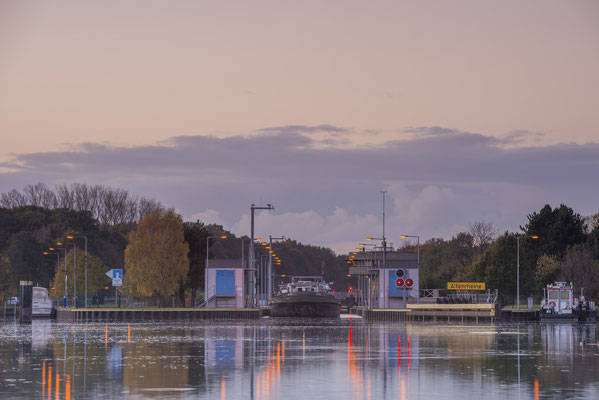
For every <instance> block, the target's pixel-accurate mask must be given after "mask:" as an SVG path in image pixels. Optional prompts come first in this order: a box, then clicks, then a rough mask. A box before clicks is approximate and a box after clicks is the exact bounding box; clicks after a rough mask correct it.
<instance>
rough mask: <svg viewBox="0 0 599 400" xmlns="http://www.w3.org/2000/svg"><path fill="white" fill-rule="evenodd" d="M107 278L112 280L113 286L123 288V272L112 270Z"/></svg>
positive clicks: (107, 274)
mask: <svg viewBox="0 0 599 400" xmlns="http://www.w3.org/2000/svg"><path fill="white" fill-rule="evenodd" d="M106 276H107V277H109V278H110V279H112V286H123V270H122V269H120V268H119V269H111V270H110V271H108V272H107V273H106Z"/></svg>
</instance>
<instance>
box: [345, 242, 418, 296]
mask: <svg viewBox="0 0 599 400" xmlns="http://www.w3.org/2000/svg"><path fill="white" fill-rule="evenodd" d="M353 261H354V263H355V266H351V267H350V268H349V273H350V274H351V275H355V276H357V277H358V293H359V296H360V299H359V300H360V301H359V303H360V304H361V305H364V306H367V307H370V308H400V307H403V306H404V296H405V299H406V302H408V303H415V302H417V301H418V297H419V289H420V286H419V279H418V253H415V252H401V251H388V252H387V253H386V255H385V263H386V265H383V252H382V251H377V250H374V251H361V252H358V253H357V254H356V255H355V257H354V258H353ZM398 269H402V270H403V271H404V272H405V275H404V276H403V277H402V278H403V281H404V282H405V281H406V280H408V279H411V280H412V282H413V285H412V286H406V285H404V286H402V287H398V286H397V285H396V283H395V282H396V280H397V277H396V275H395V273H396V271H397V270H398Z"/></svg>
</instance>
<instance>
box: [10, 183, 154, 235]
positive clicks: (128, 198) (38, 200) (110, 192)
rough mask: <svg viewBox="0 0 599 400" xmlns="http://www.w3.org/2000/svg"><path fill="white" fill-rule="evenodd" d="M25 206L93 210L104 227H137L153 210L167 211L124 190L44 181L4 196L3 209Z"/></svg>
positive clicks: (93, 215)
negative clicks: (130, 225)
mask: <svg viewBox="0 0 599 400" xmlns="http://www.w3.org/2000/svg"><path fill="white" fill-rule="evenodd" d="M24 206H37V207H42V208H45V209H48V210H52V209H56V208H64V209H68V210H73V211H89V212H90V213H91V215H92V217H93V218H94V219H96V220H97V221H98V222H99V223H100V224H103V225H112V226H116V225H124V224H134V223H136V222H137V221H139V219H140V218H142V217H143V216H145V215H147V214H149V213H150V212H152V210H155V209H163V208H164V207H163V206H162V205H161V204H160V203H159V202H158V201H156V200H153V199H148V198H146V197H139V196H135V195H131V194H130V193H129V192H128V191H126V190H124V189H118V188H110V187H106V186H103V185H92V186H89V185H86V184H82V183H73V184H71V185H66V184H63V185H56V186H55V187H54V188H49V187H48V186H46V185H45V184H44V183H41V182H40V183H37V184H34V185H28V186H25V188H23V190H21V191H19V190H17V189H13V190H11V191H10V192H7V193H2V195H0V207H4V208H18V207H24Z"/></svg>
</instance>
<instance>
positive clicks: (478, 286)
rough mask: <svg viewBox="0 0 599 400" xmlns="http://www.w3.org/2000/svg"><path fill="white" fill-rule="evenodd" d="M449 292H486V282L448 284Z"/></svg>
mask: <svg viewBox="0 0 599 400" xmlns="http://www.w3.org/2000/svg"><path fill="white" fill-rule="evenodd" d="M447 289H449V290H485V283H484V282H447Z"/></svg>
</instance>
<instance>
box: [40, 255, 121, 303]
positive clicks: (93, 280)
mask: <svg viewBox="0 0 599 400" xmlns="http://www.w3.org/2000/svg"><path fill="white" fill-rule="evenodd" d="M83 255H84V253H83V252H82V251H78V252H77V296H79V297H80V298H84V297H85V262H84V258H83ZM74 264H75V257H74V252H73V250H72V249H71V250H70V251H69V252H68V253H67V274H68V289H69V296H72V295H73V293H74V289H75V279H74V274H73V269H74ZM109 269H110V268H109V267H107V266H106V265H105V264H104V263H103V262H102V260H100V258H98V257H96V256H95V255H93V254H91V253H90V252H89V251H88V252H87V295H88V296H95V295H96V293H97V291H98V289H101V288H103V287H104V286H106V285H108V284H109V283H110V278H108V277H107V276H106V275H105V273H106V272H107V271H108V270H109ZM51 288H52V289H53V290H51V291H50V296H51V297H53V298H59V297H63V296H64V258H61V259H60V262H59V263H58V266H57V268H56V273H55V274H54V279H52V284H51Z"/></svg>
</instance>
